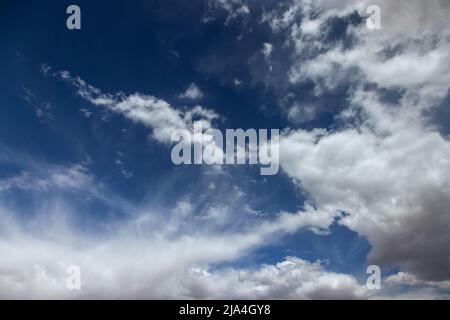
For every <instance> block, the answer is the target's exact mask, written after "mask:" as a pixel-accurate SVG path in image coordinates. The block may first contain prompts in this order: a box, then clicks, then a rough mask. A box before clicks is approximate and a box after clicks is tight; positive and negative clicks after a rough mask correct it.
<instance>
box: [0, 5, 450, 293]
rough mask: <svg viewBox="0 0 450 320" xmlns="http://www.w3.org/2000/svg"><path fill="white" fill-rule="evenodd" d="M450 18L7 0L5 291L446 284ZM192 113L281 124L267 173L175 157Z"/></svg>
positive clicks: (395, 288) (389, 8) (1, 217)
mask: <svg viewBox="0 0 450 320" xmlns="http://www.w3.org/2000/svg"><path fill="white" fill-rule="evenodd" d="M72 4H75V5H77V6H78V7H79V8H80V12H81V15H80V16H81V29H79V30H77V29H75V30H69V29H68V28H67V26H66V20H67V18H68V17H69V15H70V14H67V13H66V9H67V7H68V6H70V5H72ZM369 5H377V6H378V7H379V8H380V9H381V15H380V18H381V29H370V28H368V26H367V23H366V20H367V17H368V13H367V8H368V7H369ZM449 17H450V5H449V3H448V1H445V0H431V1H427V2H424V1H419V0H409V1H406V0H400V1H388V0H376V1H368V0H363V1H353V0H345V1H335V0H329V1H326V0H319V1H312V0H283V1H278V0H277V1H275V0H191V1H182V0H164V1H162V0H160V1H157V0H147V1H144V0H135V1H128V2H126V3H125V2H124V1H118V0H110V1H85V0H77V1H65V0H63V1H58V2H55V1H39V2H37V1H36V2H30V1H20V0H19V1H10V0H4V1H2V2H1V4H0V61H1V62H0V88H1V89H0V298H3V299H5V298H13V299H24V298H31V299H109V298H112V299H117V298H136V299H448V298H450V250H449V247H450V232H449V231H450V211H449V210H450V209H449V208H450V139H449V133H450V111H449V110H450V94H449V92H450V91H449V88H450V19H449ZM198 121H201V122H202V123H203V124H204V125H205V128H210V129H217V130H219V131H221V132H225V130H226V129H239V128H241V129H244V130H247V129H255V130H259V129H268V130H270V129H278V130H279V131H280V136H279V140H278V141H276V140H274V139H272V140H271V141H270V142H272V143H273V144H274V145H276V146H277V148H278V149H279V170H278V172H277V173H276V174H274V175H261V171H260V169H261V165H260V164H252V165H250V164H245V165H225V164H224V165H207V164H199V165H187V164H184V165H183V164H182V165H176V164H174V163H173V161H172V159H171V152H172V149H173V147H174V141H172V134H173V133H174V132H176V131H177V130H180V129H184V130H187V131H188V132H191V133H192V132H193V130H194V129H193V125H194V123H195V122H198ZM259 147H261V146H259ZM370 265H376V266H379V268H380V270H381V288H379V289H373V288H369V287H368V286H367V285H366V281H367V279H368V277H369V276H370V274H368V273H367V272H366V271H367V267H368V266H370ZM68 266H78V267H79V269H80V270H81V287H80V288H79V289H78V290H70V288H68V286H67V279H68V277H69V274H68V272H67V268H68Z"/></svg>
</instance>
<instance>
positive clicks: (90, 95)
mask: <svg viewBox="0 0 450 320" xmlns="http://www.w3.org/2000/svg"><path fill="white" fill-rule="evenodd" d="M57 75H58V76H59V77H60V78H61V79H63V80H65V81H68V82H69V83H71V84H72V85H73V86H74V87H75V88H77V92H78V94H79V95H80V96H81V97H82V98H83V99H85V100H87V101H88V102H90V103H92V104H93V105H96V106H101V107H105V108H107V109H108V110H110V111H112V112H115V113H118V114H121V115H123V116H124V117H126V118H128V119H131V120H132V121H135V122H138V123H141V124H143V125H145V126H147V127H149V128H151V129H152V130H153V134H152V135H153V137H154V138H155V139H156V140H157V141H159V142H162V143H170V139H171V136H172V133H173V132H174V131H176V130H181V129H187V130H190V131H192V127H193V121H202V122H203V126H204V127H205V128H208V127H210V126H211V123H212V121H213V120H216V119H218V117H219V116H218V115H217V114H216V113H215V112H214V111H212V110H208V109H205V108H203V107H201V106H195V107H194V108H191V109H188V108H184V109H182V108H175V107H173V106H172V105H170V104H169V103H168V102H167V101H165V100H163V99H159V98H156V97H154V96H151V95H145V94H142V93H134V94H130V95H125V94H124V93H121V92H119V93H116V94H110V93H103V92H102V91H101V90H100V89H98V88H96V87H94V86H92V85H90V84H88V83H86V82H85V81H84V80H83V79H81V78H80V77H72V75H71V74H70V72H68V71H61V72H59V73H57ZM186 94H188V95H189V98H191V99H195V98H199V97H201V95H202V93H201V91H200V90H199V89H198V88H197V87H196V86H195V85H194V87H192V86H191V87H189V88H188V90H187V91H186Z"/></svg>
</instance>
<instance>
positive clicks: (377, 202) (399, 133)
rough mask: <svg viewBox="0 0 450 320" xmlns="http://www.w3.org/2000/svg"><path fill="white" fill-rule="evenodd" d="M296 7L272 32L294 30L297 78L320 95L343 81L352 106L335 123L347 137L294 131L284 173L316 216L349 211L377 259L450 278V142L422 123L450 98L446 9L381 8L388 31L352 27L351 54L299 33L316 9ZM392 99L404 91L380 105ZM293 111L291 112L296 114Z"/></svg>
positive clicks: (317, 31) (414, 4) (347, 8)
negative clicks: (306, 198)
mask: <svg viewBox="0 0 450 320" xmlns="http://www.w3.org/2000/svg"><path fill="white" fill-rule="evenodd" d="M299 3H303V2H294V4H297V6H295V5H294V7H292V6H291V7H290V9H288V10H287V11H285V12H284V13H283V14H282V15H274V16H272V18H271V20H269V21H270V23H271V24H272V26H273V29H274V30H275V32H276V31H277V30H278V29H280V28H284V29H288V30H290V31H291V32H290V33H289V35H288V39H287V41H289V42H291V43H292V44H293V45H294V46H295V48H296V51H295V55H294V58H293V60H292V65H291V72H290V78H289V80H290V81H291V82H293V83H295V82H305V81H312V82H313V83H314V85H315V87H316V92H315V94H316V96H317V97H321V96H322V95H323V94H325V93H326V92H328V91H333V90H335V89H336V88H338V87H339V86H341V84H343V83H345V84H346V85H347V86H348V87H349V89H346V90H348V91H347V92H346V94H347V96H348V99H347V103H346V106H345V108H344V109H343V110H342V112H341V113H340V114H339V115H338V116H337V117H336V122H337V123H340V127H339V128H336V129H334V130H326V129H321V128H317V129H314V130H310V131H307V130H300V129H298V130H286V131H285V133H284V136H283V137H282V139H281V146H280V148H281V149H280V150H281V156H280V159H281V166H282V168H283V169H284V170H285V171H286V172H287V173H288V175H289V176H291V177H293V178H294V180H295V181H296V182H297V183H298V184H299V185H301V187H302V188H303V189H304V190H305V191H307V192H308V193H309V195H310V197H311V199H312V201H314V204H315V205H316V206H317V207H318V208H319V209H321V210H331V211H333V210H343V211H345V212H347V213H348V214H349V215H348V216H346V217H345V218H343V219H342V220H341V223H343V224H344V225H346V226H347V227H349V228H350V229H352V230H355V231H357V232H358V233H359V234H361V235H363V236H365V237H367V239H368V240H369V242H370V243H371V245H372V246H373V248H372V251H371V253H370V256H369V262H373V263H378V264H381V265H387V266H389V265H390V266H393V265H396V266H400V267H401V268H402V269H404V270H407V271H408V272H410V273H412V274H414V276H415V277H417V278H419V279H422V280H426V281H447V280H448V279H449V278H450V273H449V270H450V255H449V251H448V247H449V246H450V236H449V233H448V226H449V223H450V212H449V211H448V208H449V205H450V192H449V191H450V184H449V181H450V162H449V160H448V159H449V156H450V142H449V141H448V139H447V138H446V137H444V136H442V135H441V134H440V133H439V132H438V131H437V130H436V128H435V126H434V125H433V123H430V121H429V119H427V117H426V116H425V114H426V112H427V111H430V110H433V108H436V107H437V106H438V105H439V103H440V102H441V101H442V100H443V99H444V98H445V97H446V96H447V95H448V89H449V83H450V81H449V80H450V78H449V74H450V72H449V71H450V69H449V66H450V60H449V59H450V55H449V52H450V50H449V45H450V40H449V39H450V38H449V35H450V33H449V32H450V31H449V30H450V28H449V23H448V19H444V18H443V17H444V16H445V15H447V16H448V10H449V6H448V4H444V2H442V1H431V2H430V6H429V7H427V9H424V10H422V9H421V8H423V7H424V5H425V4H423V3H421V2H419V1H407V2H395V4H394V3H392V2H390V1H381V2H379V5H380V7H381V8H382V9H383V12H382V23H383V21H384V23H386V24H385V26H384V27H383V29H382V30H379V31H376V30H368V29H366V28H365V26H364V25H360V26H358V27H357V26H352V25H349V26H348V28H347V30H346V33H347V35H348V36H351V37H353V42H352V43H353V44H352V45H351V46H348V45H346V44H345V43H344V41H338V42H328V43H327V44H326V45H323V44H322V42H321V39H322V36H323V32H324V30H325V29H323V28H313V26H312V25H311V23H312V22H311V21H310V20H308V19H303V20H301V19H299V21H301V22H299V23H298V24H296V23H295V22H294V21H295V18H294V17H295V14H294V12H297V11H299V12H300V13H299V14H300V15H305V10H308V8H309V7H308V6H304V7H300V6H298V4H299ZM306 3H309V2H306ZM322 4H323V3H322ZM322 4H318V5H317V6H316V7H315V9H314V10H316V12H319V14H317V18H316V19H315V20H318V21H316V24H318V25H326V21H327V19H328V18H329V17H330V13H329V11H330V10H328V11H327V10H326V7H324V6H323V5H322ZM364 5H365V3H363V4H358V5H354V4H353V2H351V1H350V2H347V3H345V4H340V5H337V6H336V7H335V8H333V9H331V12H333V15H334V14H336V12H340V14H341V15H342V14H343V15H347V14H349V13H351V12H352V11H353V10H354V9H355V8H356V9H359V10H360V12H364V11H362V10H363V9H364V8H365V7H364ZM293 8H294V9H295V10H294V9H293ZM400 9H401V10H400ZM296 10H297V11H296ZM322 10H323V12H322ZM336 10H338V11H336ZM306 12H308V11H306ZM310 12H311V11H310ZM397 14H398V15H397ZM402 16H408V18H407V19H405V20H402V19H401V17H402ZM323 17H325V18H323ZM383 19H384V20H383ZM397 19H400V20H401V22H398V23H397V21H398V20H397ZM305 23H306V32H304V30H303V29H305V26H304V24H305ZM400 30H401V32H400ZM438 30H439V32H440V33H439V34H437V33H436V32H437V31H438ZM314 48H315V49H314ZM308 57H309V58H308ZM340 90H341V89H340ZM383 90H392V91H394V92H398V93H399V99H386V98H383V96H382V95H383ZM294 107H295V108H293V109H292V110H291V112H290V113H289V114H294V115H295V114H296V113H297V112H298V111H297V110H298V109H297V107H296V106H294ZM394 244H395V245H394Z"/></svg>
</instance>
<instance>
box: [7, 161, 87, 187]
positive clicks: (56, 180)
mask: <svg viewBox="0 0 450 320" xmlns="http://www.w3.org/2000/svg"><path fill="white" fill-rule="evenodd" d="M92 182H93V178H92V177H91V176H90V175H89V173H88V171H87V169H86V167H84V166H82V165H80V164H76V165H72V166H68V167H64V166H51V167H48V168H43V169H41V170H38V171H37V172H29V171H22V172H21V173H19V174H17V175H15V176H13V177H10V178H6V179H3V180H0V191H6V190H10V189H23V190H36V191H47V190H49V189H55V188H57V189H72V190H76V189H84V188H85V187H86V186H88V185H90V184H91V183H92Z"/></svg>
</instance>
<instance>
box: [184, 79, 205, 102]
mask: <svg viewBox="0 0 450 320" xmlns="http://www.w3.org/2000/svg"><path fill="white" fill-rule="evenodd" d="M179 97H180V98H182V99H190V100H199V99H201V98H203V92H202V91H201V90H200V88H199V87H198V86H197V85H196V84H195V83H191V84H190V85H189V87H187V88H186V91H184V92H183V93H181V94H180V95H179Z"/></svg>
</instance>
